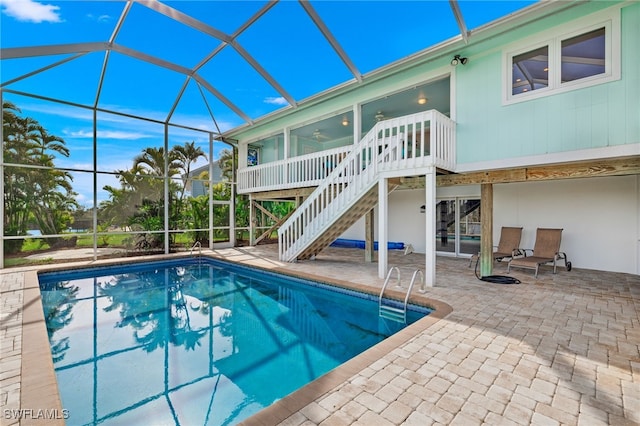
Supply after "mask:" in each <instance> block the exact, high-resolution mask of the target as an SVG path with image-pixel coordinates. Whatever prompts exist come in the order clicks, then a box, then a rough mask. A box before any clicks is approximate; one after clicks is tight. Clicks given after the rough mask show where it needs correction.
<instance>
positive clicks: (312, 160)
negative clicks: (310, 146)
mask: <svg viewBox="0 0 640 426" xmlns="http://www.w3.org/2000/svg"><path fill="white" fill-rule="evenodd" d="M353 147H354V145H347V146H342V147H339V148H333V149H327V150H325V151H320V152H314V153H312V154H305V155H300V156H298V157H292V158H287V159H285V160H278V161H272V162H270V163H265V164H260V165H258V166H252V167H246V168H244V169H240V170H238V193H239V194H246V193H249V192H259V191H272V190H279V189H291V188H303V187H307V186H318V185H319V184H320V182H322V181H323V180H324V179H326V177H327V176H328V175H329V173H331V171H332V170H333V168H334V167H336V166H337V165H338V164H339V163H340V162H341V161H342V159H343V158H345V157H346V156H347V154H348V153H349V152H350V151H351V150H352V149H353Z"/></svg>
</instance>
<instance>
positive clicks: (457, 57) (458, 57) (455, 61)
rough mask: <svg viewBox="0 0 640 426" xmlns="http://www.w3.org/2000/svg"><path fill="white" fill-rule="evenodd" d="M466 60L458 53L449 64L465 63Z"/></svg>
mask: <svg viewBox="0 0 640 426" xmlns="http://www.w3.org/2000/svg"><path fill="white" fill-rule="evenodd" d="M467 61H468V59H467V58H462V57H460V55H456V56H454V57H453V59H452V60H451V65H452V66H454V67H455V66H457V65H458V64H462V65H466V64H467Z"/></svg>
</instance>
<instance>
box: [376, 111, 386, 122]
mask: <svg viewBox="0 0 640 426" xmlns="http://www.w3.org/2000/svg"><path fill="white" fill-rule="evenodd" d="M373 118H375V119H376V121H382V120H384V114H383V113H382V111H378V112H377V113H376V115H375V116H374V117H373Z"/></svg>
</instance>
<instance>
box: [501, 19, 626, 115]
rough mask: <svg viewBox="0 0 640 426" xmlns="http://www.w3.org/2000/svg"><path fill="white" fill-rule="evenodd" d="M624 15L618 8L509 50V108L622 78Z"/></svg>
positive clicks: (506, 93) (506, 98) (506, 90)
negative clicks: (621, 40) (621, 44)
mask: <svg viewBox="0 0 640 426" xmlns="http://www.w3.org/2000/svg"><path fill="white" fill-rule="evenodd" d="M619 16H620V10H619V9H617V8H616V9H613V10H610V11H607V12H605V13H598V14H596V15H594V16H590V17H587V18H585V19H581V20H579V21H577V22H575V23H573V24H570V25H569V24H567V25H565V26H563V27H562V28H559V29H557V30H556V31H550V32H545V34H544V36H546V37H545V38H544V39H537V40H536V39H534V40H530V43H528V44H527V46H526V47H518V46H514V45H512V46H511V47H510V48H509V49H508V50H505V53H504V55H503V58H504V64H505V76H506V78H505V79H504V80H505V88H504V101H505V103H513V102H519V101H521V100H528V99H533V98H538V97H541V96H546V95H551V94H556V93H560V92H564V91H568V90H574V89H577V88H582V87H587V86H592V85H595V84H601V83H605V82H608V81H612V80H617V79H619V78H620V55H619V51H620V35H619V34H620V18H619ZM549 36H551V37H549Z"/></svg>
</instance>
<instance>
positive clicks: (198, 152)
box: [172, 142, 207, 205]
mask: <svg viewBox="0 0 640 426" xmlns="http://www.w3.org/2000/svg"><path fill="white" fill-rule="evenodd" d="M172 151H173V152H174V153H175V158H176V163H177V164H179V168H180V170H182V172H183V173H182V191H181V192H180V197H178V204H179V205H182V200H183V198H184V193H185V191H186V190H187V187H188V183H189V180H190V179H191V177H190V174H191V164H193V163H195V162H196V161H198V159H199V158H200V157H203V158H204V159H205V160H206V159H207V155H206V154H205V153H204V151H203V150H202V148H200V147H196V143H195V142H185V144H184V145H182V146H180V145H177V146H174V147H173V148H172Z"/></svg>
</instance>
